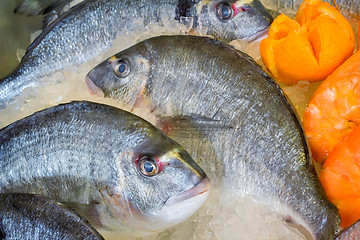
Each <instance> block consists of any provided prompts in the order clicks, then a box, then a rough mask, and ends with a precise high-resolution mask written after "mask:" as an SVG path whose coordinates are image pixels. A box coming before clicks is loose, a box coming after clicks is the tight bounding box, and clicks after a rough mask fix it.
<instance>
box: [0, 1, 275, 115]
mask: <svg viewBox="0 0 360 240" xmlns="http://www.w3.org/2000/svg"><path fill="white" fill-rule="evenodd" d="M184 19H185V20H184ZM189 19H192V20H191V21H190V20H189ZM272 20H273V18H272V17H271V16H270V14H269V13H268V12H267V11H266V9H265V8H264V6H263V5H262V4H261V3H260V1H259V0H251V1H246V2H245V3H244V1H243V0H239V1H233V0H224V1H217V0H215V1H209V0H195V1H194V0H185V1H184V0H178V1H176V0H161V1H160V0H150V1H149V0H141V1H133V0H86V1H83V2H81V3H79V4H77V5H76V6H74V7H73V8H71V9H70V10H69V11H67V12H65V13H64V14H63V15H61V16H60V17H59V18H57V19H56V20H54V21H53V22H52V23H51V24H50V25H49V26H48V27H46V28H45V29H44V30H43V32H42V34H41V35H40V36H39V37H38V38H37V39H35V41H34V42H33V43H32V44H31V46H30V47H29V48H28V50H27V52H26V54H25V55H24V57H23V59H22V61H21V62H20V64H19V66H18V68H17V69H15V70H14V71H13V72H12V73H10V74H9V76H7V77H6V78H3V79H1V80H0V109H1V108H4V107H5V106H6V103H9V102H11V101H13V100H14V98H16V97H17V96H19V95H20V94H21V93H22V91H23V90H24V89H25V88H34V87H35V86H38V85H39V84H40V82H41V79H42V77H44V76H47V75H49V74H52V73H54V72H56V71H57V70H61V69H63V68H64V67H66V66H72V65H79V64H82V63H84V62H86V61H88V60H89V59H91V58H93V57H96V56H98V55H100V54H101V53H103V52H104V51H105V50H106V49H107V48H109V47H110V46H111V44H112V41H113V40H114V39H116V38H117V37H125V36H129V34H131V33H132V32H135V31H136V30H137V29H138V28H139V27H143V28H144V31H146V27H147V26H150V25H159V26H163V25H164V24H166V22H168V21H178V22H180V24H183V23H184V24H185V25H186V24H189V25H190V28H191V29H193V30H194V31H195V30H196V29H198V28H201V29H207V31H206V34H210V35H213V36H215V37H216V38H219V39H222V40H225V41H231V40H233V39H237V38H256V37H257V36H258V34H261V33H262V32H263V31H264V30H265V29H266V28H267V27H268V26H269V25H270V23H271V22H272ZM167 31H169V30H167ZM164 34H166V31H165V32H164Z"/></svg>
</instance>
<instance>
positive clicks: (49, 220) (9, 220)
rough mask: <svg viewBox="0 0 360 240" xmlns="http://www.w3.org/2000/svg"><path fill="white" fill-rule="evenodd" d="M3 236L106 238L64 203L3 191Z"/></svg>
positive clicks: (0, 223)
mask: <svg viewBox="0 0 360 240" xmlns="http://www.w3.org/2000/svg"><path fill="white" fill-rule="evenodd" d="M0 212H1V220H0V227H1V228H0V229H1V230H0V236H1V239H4V240H10V239H23V240H26V239H29V240H32V239H69V240H70V239H79V240H80V239H81V240H82V239H88V240H101V239H104V238H103V237H102V236H101V235H100V234H99V233H98V232H97V231H96V230H95V229H94V228H93V227H92V226H91V225H90V223H89V222H88V221H86V220H85V219H83V218H81V217H80V216H79V215H77V214H76V213H75V212H74V211H73V210H71V209H69V208H68V207H66V206H65V205H63V204H60V203H57V202H55V201H53V200H49V199H47V198H44V197H42V196H39V195H33V194H22V193H13V194H0Z"/></svg>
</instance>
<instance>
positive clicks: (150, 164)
mask: <svg viewBox="0 0 360 240" xmlns="http://www.w3.org/2000/svg"><path fill="white" fill-rule="evenodd" d="M139 168H140V171H141V173H142V174H143V175H145V176H154V175H156V174H158V172H159V168H158V165H157V164H156V161H155V160H154V159H153V158H151V157H148V156H144V157H142V158H141V159H140V161H139Z"/></svg>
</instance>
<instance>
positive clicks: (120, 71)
mask: <svg viewBox="0 0 360 240" xmlns="http://www.w3.org/2000/svg"><path fill="white" fill-rule="evenodd" d="M114 72H115V74H116V75H117V76H119V77H126V76H128V75H129V73H130V64H129V62H128V61H127V60H125V59H120V60H118V61H117V63H116V64H115V66H114Z"/></svg>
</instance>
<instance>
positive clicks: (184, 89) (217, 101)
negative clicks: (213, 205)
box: [86, 36, 340, 239]
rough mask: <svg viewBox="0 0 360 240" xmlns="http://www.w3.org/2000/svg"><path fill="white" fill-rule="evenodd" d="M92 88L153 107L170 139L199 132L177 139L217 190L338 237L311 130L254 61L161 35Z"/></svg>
mask: <svg viewBox="0 0 360 240" xmlns="http://www.w3.org/2000/svg"><path fill="white" fill-rule="evenodd" d="M86 81H87V83H88V86H89V89H90V90H91V91H92V92H93V93H96V94H98V95H99V96H105V97H111V98H116V99H118V100H119V101H120V102H121V103H124V104H125V105H127V108H128V109H136V108H140V109H141V108H146V106H148V107H147V108H148V109H149V112H151V113H153V114H157V115H159V116H160V118H159V123H161V124H160V125H159V126H164V125H165V127H163V128H164V129H165V130H164V131H165V132H171V131H173V129H174V128H175V129H176V128H177V127H176V126H180V127H179V129H180V130H181V131H186V129H190V130H189V131H188V132H187V133H183V134H178V136H180V137H179V138H178V137H176V135H174V136H175V138H174V139H177V141H178V142H180V143H181V144H182V145H183V146H185V147H186V149H187V150H188V151H189V152H190V153H191V154H192V156H196V159H200V162H199V164H200V166H201V167H202V168H203V169H204V170H205V171H206V173H207V174H208V176H209V178H210V180H211V182H212V183H213V184H212V185H213V186H214V183H219V182H222V186H220V189H230V191H231V192H237V193H238V194H239V195H241V196H253V197H254V198H255V199H258V201H260V202H262V203H267V204H269V205H271V206H272V208H274V209H286V210H285V213H283V214H284V217H285V219H287V222H291V223H295V224H299V225H302V226H303V227H305V228H306V229H307V231H308V232H309V233H310V234H311V236H312V237H313V238H314V239H330V238H332V237H333V236H334V233H335V231H336V229H337V228H338V225H339V221H340V220H339V215H338V210H337V209H336V207H335V206H334V205H333V204H331V203H330V202H329V201H328V200H327V198H326V196H325V194H324V191H323V189H322V187H321V184H320V182H319V180H318V178H317V176H316V173H315V171H314V168H313V166H312V165H311V164H310V157H309V149H308V146H307V143H306V139H305V137H304V132H303V129H302V126H301V124H300V122H299V120H298V118H297V116H296V115H295V113H294V111H293V109H292V107H291V106H290V103H289V101H288V100H287V98H286V97H285V96H284V94H283V92H282V91H281V89H280V88H279V86H278V85H277V84H276V83H275V82H274V81H273V80H272V79H271V78H270V77H269V76H268V75H267V74H265V73H264V72H263V71H262V69H261V67H260V66H258V65H257V64H256V63H255V62H254V61H253V60H252V59H251V58H250V57H249V56H248V55H246V54H244V53H242V52H239V51H236V50H235V49H234V48H232V47H230V46H228V45H226V44H224V43H221V42H219V41H217V40H213V39H210V38H207V37H195V36H162V37H155V38H151V39H148V40H145V41H143V42H140V43H138V44H136V45H134V46H132V47H131V48H129V49H127V50H124V51H122V52H120V53H118V54H116V55H115V56H112V57H110V58H109V59H107V60H105V61H104V62H103V63H101V64H99V65H98V66H96V67H95V68H94V69H93V70H92V71H90V72H89V73H88V75H87V78H86ZM164 117H167V118H168V117H171V118H173V119H175V120H176V121H175V124H173V122H174V121H168V120H165V121H164V120H163V119H164ZM182 119H188V121H185V123H186V122H187V124H188V125H190V126H192V127H190V128H189V127H187V126H188V125H186V124H185V123H181V122H184V121H182ZM176 122H177V123H176ZM179 122H180V123H179ZM164 123H165V124H164ZM171 124H173V125H171ZM181 126H185V127H183V128H182V127H181ZM196 128H198V129H199V130H201V131H202V135H203V136H202V139H201V141H198V142H196V141H195V140H194V138H192V137H191V136H194V135H193V134H192V133H193V132H194V129H196ZM195 132H196V131H195ZM187 134H188V135H189V136H190V137H188V138H187V139H186V137H185V138H184V135H185V136H186V135H187ZM195 135H200V137H201V134H198V133H196V134H195ZM209 149H212V151H209ZM262 227H263V226H262ZM262 227H261V228H262ZM239 234H241V233H239Z"/></svg>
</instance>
